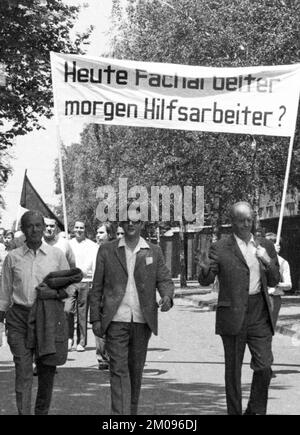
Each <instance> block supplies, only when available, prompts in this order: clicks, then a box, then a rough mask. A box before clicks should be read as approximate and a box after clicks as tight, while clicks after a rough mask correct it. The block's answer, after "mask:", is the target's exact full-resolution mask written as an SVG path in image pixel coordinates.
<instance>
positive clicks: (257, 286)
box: [234, 234, 261, 295]
mask: <svg viewBox="0 0 300 435" xmlns="http://www.w3.org/2000/svg"><path fill="white" fill-rule="evenodd" d="M234 237H235V240H236V242H237V244H238V247H239V248H240V250H241V252H242V254H243V257H244V259H245V261H246V263H247V266H248V267H249V271H250V282H249V294H250V295H255V294H257V293H260V291H261V277H260V266H259V261H258V258H257V256H256V248H257V246H256V243H255V240H254V237H253V234H251V239H250V240H249V242H248V243H246V242H245V241H244V240H242V239H240V238H239V237H238V236H237V235H235V234H234Z"/></svg>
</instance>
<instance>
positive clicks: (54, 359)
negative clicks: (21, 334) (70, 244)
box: [26, 268, 83, 366]
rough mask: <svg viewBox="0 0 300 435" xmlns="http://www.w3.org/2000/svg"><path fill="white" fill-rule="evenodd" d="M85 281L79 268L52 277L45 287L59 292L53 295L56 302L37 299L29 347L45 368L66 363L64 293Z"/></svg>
mask: <svg viewBox="0 0 300 435" xmlns="http://www.w3.org/2000/svg"><path fill="white" fill-rule="evenodd" d="M82 277H83V274H82V272H81V270H80V269H79V268H73V269H70V270H61V271H57V272H51V273H49V274H48V275H47V276H46V277H45V278H44V280H43V283H45V284H46V285H47V286H48V287H49V288H50V289H52V290H54V291H55V292H56V293H55V292H54V293H53V295H54V297H55V298H54V297H53V298H51V299H39V298H37V299H36V301H35V303H34V304H33V306H32V308H31V311H30V314H29V319H28V334H27V343H26V346H27V347H28V348H30V349H35V353H36V358H38V359H40V360H41V361H42V362H43V363H44V364H46V365H50V366H57V365H63V364H64V363H65V362H66V360H67V355H68V329H67V321H66V315H65V312H64V303H63V302H62V299H63V298H64V297H65V296H66V295H65V293H64V290H63V289H64V287H67V286H69V285H70V284H74V283H78V282H80V281H81V280H82Z"/></svg>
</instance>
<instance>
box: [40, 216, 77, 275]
mask: <svg viewBox="0 0 300 435" xmlns="http://www.w3.org/2000/svg"><path fill="white" fill-rule="evenodd" d="M44 223H45V231H44V241H45V242H46V243H47V244H48V245H50V246H55V247H56V248H58V249H60V250H61V251H62V252H63V253H64V254H65V256H66V259H67V261H68V263H69V266H70V268H72V267H75V263H76V261H75V255H74V253H73V251H72V248H71V246H70V243H69V242H68V240H67V239H65V238H63V237H59V233H58V229H57V222H56V220H55V219H51V218H47V217H45V218H44Z"/></svg>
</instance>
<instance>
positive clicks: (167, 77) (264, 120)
mask: <svg viewBox="0 0 300 435" xmlns="http://www.w3.org/2000/svg"><path fill="white" fill-rule="evenodd" d="M51 70H52V82H53V93H54V109H55V116H56V120H57V125H58V130H59V123H60V122H61V121H63V120H64V119H74V120H75V121H78V120H80V119H81V120H83V121H84V122H86V123H100V124H106V125H110V124H114V125H123V126H135V127H154V128H168V129H183V130H196V131H210V132H223V133H239V134H250V135H268V136H283V137H290V144H289V150H288V158H287V165H286V173H285V179H284V186H283V194H282V201H281V210H280V216H279V223H278V231H277V243H279V239H280V234H281V227H282V221H283V215H284V207H285V198H286V192H287V186H288V177H289V172H290V166H291V158H292V150H293V143H294V135H295V128H296V120H297V112H298V104H299V92H300V64H299V63H296V64H292V65H270V66H253V67H245V68H244V67H239V68H215V67H202V66H193V65H179V64H168V63H156V62H140V61H131V60H118V59H111V58H103V57H98V58H93V57H88V56H79V55H72V54H62V53H53V52H52V53H51ZM58 137H59V135H58ZM59 140H60V139H59ZM61 178H62V179H63V177H62V175H61ZM64 209H65V208H64ZM64 213H65V214H66V212H65V211H64Z"/></svg>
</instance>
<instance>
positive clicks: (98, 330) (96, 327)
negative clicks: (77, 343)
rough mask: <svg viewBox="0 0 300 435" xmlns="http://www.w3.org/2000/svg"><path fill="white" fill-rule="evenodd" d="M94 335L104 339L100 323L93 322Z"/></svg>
mask: <svg viewBox="0 0 300 435" xmlns="http://www.w3.org/2000/svg"><path fill="white" fill-rule="evenodd" d="M93 333H94V334H95V335H96V337H102V334H101V322H100V321H97V322H93Z"/></svg>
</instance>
